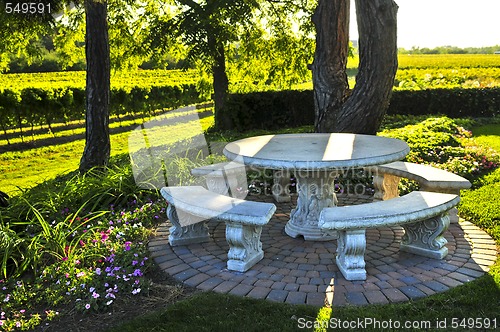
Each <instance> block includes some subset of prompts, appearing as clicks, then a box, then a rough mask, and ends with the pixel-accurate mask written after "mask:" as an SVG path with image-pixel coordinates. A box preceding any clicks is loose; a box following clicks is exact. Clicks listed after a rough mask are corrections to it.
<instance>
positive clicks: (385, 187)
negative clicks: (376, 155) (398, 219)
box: [367, 161, 471, 200]
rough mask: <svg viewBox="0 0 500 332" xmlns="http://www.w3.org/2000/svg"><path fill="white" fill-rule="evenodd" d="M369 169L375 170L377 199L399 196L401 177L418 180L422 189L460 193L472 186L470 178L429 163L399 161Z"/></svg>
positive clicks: (374, 179) (374, 178) (374, 181)
mask: <svg viewBox="0 0 500 332" xmlns="http://www.w3.org/2000/svg"><path fill="white" fill-rule="evenodd" d="M367 169H369V170H370V171H371V172H373V184H374V186H375V195H374V197H373V198H374V199H376V200H387V199H390V198H394V197H398V196H399V194H398V184H399V180H400V178H407V179H410V180H414V181H417V182H418V183H419V185H420V190H422V191H432V192H440V193H449V194H456V195H460V190H461V189H468V188H470V187H471V183H470V182H469V180H467V179H465V178H463V177H461V176H458V175H456V174H453V173H450V172H448V171H445V170H442V169H439V168H435V167H432V166H429V165H421V164H415V163H409V162H403V161H397V162H393V163H389V164H384V165H379V166H372V167H368V168H367Z"/></svg>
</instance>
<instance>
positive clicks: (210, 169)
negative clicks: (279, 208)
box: [191, 161, 291, 203]
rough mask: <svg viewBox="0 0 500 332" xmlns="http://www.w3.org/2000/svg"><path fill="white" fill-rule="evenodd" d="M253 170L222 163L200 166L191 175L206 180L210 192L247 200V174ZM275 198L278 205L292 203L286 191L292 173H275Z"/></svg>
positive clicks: (234, 164) (282, 171)
mask: <svg viewBox="0 0 500 332" xmlns="http://www.w3.org/2000/svg"><path fill="white" fill-rule="evenodd" d="M250 169H251V168H250V167H249V166H245V165H242V164H240V163H237V162H234V161H231V162H221V163H217V164H211V165H206V166H200V167H196V168H193V169H192V170H191V175H193V176H196V177H203V178H205V182H206V186H207V188H208V190H210V191H213V192H216V193H219V194H222V195H226V196H231V197H237V198H245V196H246V194H247V189H248V183H247V172H248V171H249V170H250ZM273 178H274V185H273V197H274V200H275V201H276V202H278V203H283V202H290V201H291V197H290V193H289V192H287V191H286V190H285V189H286V188H287V187H288V185H289V184H290V172H288V171H286V170H276V171H274V173H273Z"/></svg>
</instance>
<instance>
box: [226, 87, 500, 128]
mask: <svg viewBox="0 0 500 332" xmlns="http://www.w3.org/2000/svg"><path fill="white" fill-rule="evenodd" d="M220 114H221V116H227V117H229V118H230V119H231V122H232V125H233V128H217V129H221V130H226V129H235V130H239V131H245V130H250V129H263V128H265V129H277V128H281V127H283V126H303V125H312V124H314V99H313V91H312V90H305V91H269V92H258V93H249V94H232V95H230V96H229V99H228V101H227V103H226V106H225V109H224V110H222V111H221V112H220ZM387 114H391V115H393V114H401V115H425V114H443V115H446V116H448V117H451V118H465V117H494V116H499V115H500V89H498V88H490V89H427V90H395V91H393V93H392V97H391V102H390V105H389V109H388V110H387Z"/></svg>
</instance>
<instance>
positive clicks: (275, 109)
mask: <svg viewBox="0 0 500 332" xmlns="http://www.w3.org/2000/svg"><path fill="white" fill-rule="evenodd" d="M218 116H222V117H228V118H229V119H231V123H232V125H233V127H232V128H217V129H221V130H225V129H236V130H238V131H247V130H251V129H266V130H272V129H279V128H285V127H299V126H302V125H308V124H312V123H314V101H313V98H312V91H311V90H305V91H297V90H289V91H272V92H253V93H246V94H231V95H229V98H228V100H227V101H226V105H225V107H224V109H222V110H221V111H220V112H219V113H218ZM220 122H221V123H222V121H220Z"/></svg>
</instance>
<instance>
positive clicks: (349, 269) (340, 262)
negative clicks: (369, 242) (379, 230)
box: [336, 229, 366, 280]
mask: <svg viewBox="0 0 500 332" xmlns="http://www.w3.org/2000/svg"><path fill="white" fill-rule="evenodd" d="M337 244H338V247H337V258H336V261H337V266H338V268H339V269H340V272H342V274H343V275H344V278H346V279H347V280H366V270H365V251H366V230H364V229H357V230H347V231H339V239H338V241H337Z"/></svg>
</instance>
